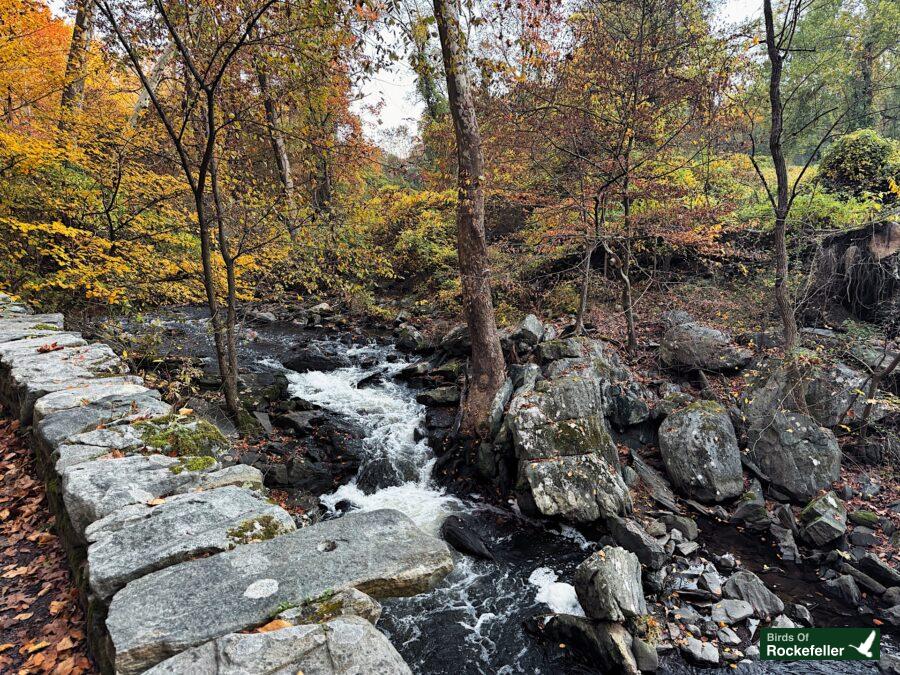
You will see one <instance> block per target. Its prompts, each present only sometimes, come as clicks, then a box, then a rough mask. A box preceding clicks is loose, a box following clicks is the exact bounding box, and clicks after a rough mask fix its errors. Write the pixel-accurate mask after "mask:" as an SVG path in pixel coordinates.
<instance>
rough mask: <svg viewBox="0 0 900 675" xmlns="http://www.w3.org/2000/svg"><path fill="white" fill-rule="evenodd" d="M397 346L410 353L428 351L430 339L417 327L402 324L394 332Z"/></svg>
mask: <svg viewBox="0 0 900 675" xmlns="http://www.w3.org/2000/svg"><path fill="white" fill-rule="evenodd" d="M394 335H395V336H396V338H397V346H398V347H399V348H400V349H405V350H407V351H410V352H422V351H425V350H426V349H428V339H427V338H426V337H425V336H424V335H423V334H422V332H421V331H419V330H418V329H417V328H416V327H415V326H412V325H410V324H408V323H404V324H401V325H400V326H398V327H397V329H396V330H395V331H394Z"/></svg>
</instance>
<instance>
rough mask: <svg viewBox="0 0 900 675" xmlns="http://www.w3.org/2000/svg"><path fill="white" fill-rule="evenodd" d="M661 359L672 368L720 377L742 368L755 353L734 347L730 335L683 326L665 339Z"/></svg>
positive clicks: (665, 336)
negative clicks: (718, 375)
mask: <svg viewBox="0 0 900 675" xmlns="http://www.w3.org/2000/svg"><path fill="white" fill-rule="evenodd" d="M659 358H660V360H661V361H662V362H663V364H664V365H666V366H668V367H670V368H677V369H687V370H694V369H700V370H705V371H709V372H714V373H719V372H727V371H732V370H737V369H739V368H743V367H744V366H746V365H747V364H748V363H750V359H751V358H752V353H751V352H750V350H748V349H744V348H743V347H738V346H737V345H735V344H734V342H733V341H732V339H731V337H730V336H729V335H728V334H727V333H723V332H722V331H720V330H716V329H715V328H710V327H708V326H704V325H701V324H699V323H682V324H679V325H677V326H672V327H671V328H669V329H668V330H667V331H666V332H665V334H664V335H663V337H662V340H661V341H660V346H659Z"/></svg>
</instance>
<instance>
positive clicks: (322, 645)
mask: <svg viewBox="0 0 900 675" xmlns="http://www.w3.org/2000/svg"><path fill="white" fill-rule="evenodd" d="M186 673H198V674H199V673H203V674H204V675H237V674H238V673H241V674H244V675H269V674H270V673H285V674H286V673H303V674H304V675H354V674H356V675H363V674H364V673H385V674H387V673H391V674H393V673H396V674H397V675H412V671H411V670H410V669H409V667H408V666H407V665H406V663H405V662H404V661H403V658H402V657H401V656H400V655H399V654H398V653H397V650H396V649H394V647H393V645H391V643H390V641H389V640H388V639H387V638H386V637H385V636H384V635H383V634H382V633H381V632H379V631H378V629H377V628H375V627H374V626H373V625H372V624H371V623H369V622H368V621H366V620H365V619H363V618H360V617H355V616H342V617H338V618H336V619H332V620H331V621H328V622H327V623H322V624H307V625H302V626H294V627H291V628H282V629H281V630H276V631H271V632H268V633H232V634H231V635H225V636H224V637H220V638H218V639H216V640H213V641H211V642H206V643H204V644H202V645H200V646H199V647H194V648H193V649H189V650H187V651H184V652H182V653H180V654H178V655H177V656H173V657H172V658H170V659H167V660H166V661H163V662H162V663H160V664H158V665H157V666H155V667H154V668H151V669H150V670H147V671H146V672H145V675H185V674H186Z"/></svg>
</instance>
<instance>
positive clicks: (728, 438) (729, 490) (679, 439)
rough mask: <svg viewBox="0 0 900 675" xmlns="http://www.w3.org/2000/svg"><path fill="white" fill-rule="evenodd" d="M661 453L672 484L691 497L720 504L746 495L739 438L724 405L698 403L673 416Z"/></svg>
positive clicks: (662, 434) (664, 430) (662, 439)
mask: <svg viewBox="0 0 900 675" xmlns="http://www.w3.org/2000/svg"><path fill="white" fill-rule="evenodd" d="M659 449H660V453H661V454H662V458H663V462H664V463H665V465H666V471H667V472H668V474H669V478H670V479H671V481H672V483H673V484H674V485H675V487H676V488H678V489H679V490H681V491H682V492H683V493H684V494H686V495H687V496H688V497H692V498H694V499H697V500H698V501H701V502H720V501H723V500H725V499H731V498H733V497H737V496H738V495H739V494H741V492H742V491H743V488H744V478H743V470H742V468H741V455H740V451H739V450H738V444H737V437H736V436H735V433H734V427H733V426H732V425H731V419H730V418H729V416H728V412H727V411H726V410H725V408H724V407H723V406H721V405H720V404H718V403H713V402H708V401H703V402H700V401H697V402H695V403H692V404H690V405H688V406H687V407H685V408H683V409H681V410H679V411H678V412H675V413H673V414H672V415H669V416H668V417H667V418H666V419H665V420H664V421H663V423H662V425H661V426H660V429H659Z"/></svg>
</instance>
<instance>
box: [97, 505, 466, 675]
mask: <svg viewBox="0 0 900 675" xmlns="http://www.w3.org/2000/svg"><path fill="white" fill-rule="evenodd" d="M452 568H453V562H452V559H451V557H450V552H449V550H448V549H447V545H446V544H444V542H442V541H440V540H439V539H436V538H434V537H431V536H429V535H426V534H424V533H423V532H422V531H421V530H419V529H418V528H417V527H416V526H415V525H414V524H413V522H412V521H411V520H410V519H409V518H408V517H406V516H404V515H403V514H401V513H399V512H397V511H392V510H387V509H385V510H380V511H368V512H356V513H351V514H348V515H345V516H343V517H341V518H337V519H335V520H329V521H323V522H320V523H318V524H316V525H313V526H310V527H306V528H303V529H300V530H297V531H295V532H291V533H289V534H285V535H282V536H280V537H278V538H277V539H274V540H269V541H264V542H260V543H257V544H253V545H252V546H238V547H237V548H235V549H233V550H231V551H227V552H225V553H219V554H216V555H213V556H210V557H208V558H202V559H199V560H191V561H188V562H184V563H181V564H179V565H175V566H173V567H169V568H167V569H165V570H161V571H159V572H154V573H152V574H149V575H147V576H145V577H142V578H140V579H136V580H135V581H132V582H131V583H130V584H128V585H127V586H126V587H125V588H123V589H122V590H121V591H119V592H118V593H117V594H116V595H115V596H114V597H113V599H112V602H111V603H110V607H109V613H108V616H107V620H106V626H107V629H108V630H109V634H110V639H111V640H112V645H113V648H114V650H115V664H114V665H115V668H116V670H117V671H118V672H120V673H123V674H124V675H130V674H131V673H138V672H141V671H143V670H145V669H147V668H149V667H151V666H153V665H154V664H156V663H159V662H160V661H163V660H164V659H166V658H169V657H170V656H172V655H173V654H175V653H177V652H180V651H183V650H185V649H190V648H191V647H194V646H197V645H200V644H202V643H204V642H207V641H208V640H212V639H215V638H218V637H221V636H223V635H227V634H228V633H232V632H235V631H239V630H244V629H247V628H252V627H254V626H258V625H260V624H262V623H264V622H265V621H267V620H268V619H270V618H271V617H272V616H274V615H275V614H276V613H277V612H276V610H278V611H283V607H284V605H285V604H287V603H294V604H300V603H302V602H304V601H305V600H307V599H309V598H317V597H319V596H321V595H322V594H323V593H325V592H326V591H329V592H331V591H335V590H341V589H344V588H348V587H354V588H357V589H358V590H360V591H362V592H364V593H367V594H369V595H372V596H373V597H376V598H379V597H389V596H396V595H412V594H415V593H420V592H423V591H426V590H428V589H430V588H432V587H433V586H434V585H435V584H436V583H437V582H438V581H440V580H441V579H442V578H443V577H444V576H445V575H446V574H447V573H448V572H449V571H450V570H451V569H452ZM279 608H282V609H279ZM187 672H190V670H189V671H187ZM375 672H377V670H376V671H375Z"/></svg>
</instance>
